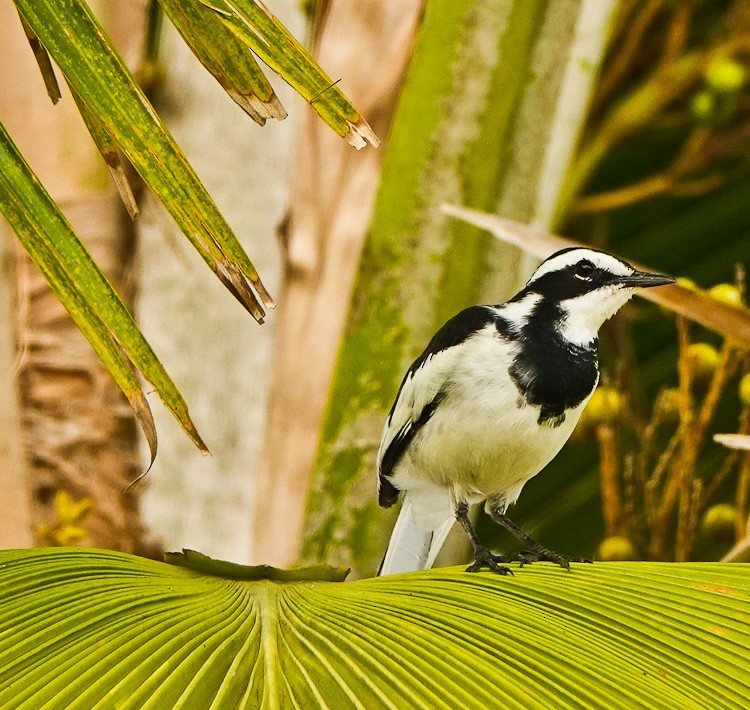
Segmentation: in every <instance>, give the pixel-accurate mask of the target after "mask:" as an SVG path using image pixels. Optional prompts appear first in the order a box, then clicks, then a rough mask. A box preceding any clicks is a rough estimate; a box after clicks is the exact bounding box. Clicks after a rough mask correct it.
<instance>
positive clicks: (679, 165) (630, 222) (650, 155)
mask: <svg viewBox="0 0 750 710" xmlns="http://www.w3.org/2000/svg"><path fill="white" fill-rule="evenodd" d="M749 69H750V5H749V4H748V3H746V2H667V1H664V2H660V1H658V0H657V1H652V2H624V3H621V5H620V10H619V15H618V16H617V20H616V24H615V26H614V28H613V32H612V36H611V40H610V46H609V49H608V52H607V57H606V59H605V62H604V65H603V68H602V73H601V75H600V77H599V80H598V82H597V88H596V91H595V94H594V97H593V101H592V106H591V111H590V114H589V117H588V120H587V125H586V129H585V134H584V136H583V139H582V142H581V144H580V147H579V151H578V156H577V159H576V162H575V163H574V165H573V167H572V170H571V174H570V175H569V180H570V181H572V182H573V183H578V184H580V190H579V191H578V190H574V188H573V187H570V188H569V189H570V191H571V197H570V202H569V204H568V205H567V206H566V208H565V209H564V211H563V212H562V214H561V215H560V219H559V224H558V229H559V230H560V231H561V232H563V233H565V234H566V235H568V236H570V237H572V238H575V239H578V240H580V241H583V242H587V243H590V244H594V245H596V246H599V247H601V248H604V249H609V250H612V251H613V252H614V253H618V254H624V255H627V256H628V258H632V259H633V260H636V261H639V262H641V263H645V264H649V265H650V266H651V267H653V268H654V269H656V270H663V271H666V272H668V273H672V274H675V275H682V276H684V277H686V278H689V279H691V280H692V281H694V282H695V283H696V284H698V285H699V286H701V287H703V288H710V287H713V286H715V285H716V284H720V283H728V284H733V285H734V284H735V282H736V279H737V278H738V273H737V266H740V267H742V268H747V266H748V258H749V255H750V250H749V247H750V199H748V198H749V197H750V193H749V192H748V191H749V190H750V170H748V168H750V122H749V121H748V119H749V118H750V85H749V82H748V79H750V75H749V74H748V71H749ZM594 155H595V156H596V160H595V161H594V159H593V157H592V156H594ZM583 174H587V175H588V177H586V178H585V179H584V178H583V177H582V175H583ZM742 273H743V271H740V277H741V275H742ZM743 286H744V284H743V279H742V278H740V284H739V287H740V289H742V288H743ZM692 337H693V338H694V339H695V340H697V341H700V342H707V343H709V344H710V345H711V346H712V347H713V348H714V349H715V350H719V349H721V342H720V339H719V338H718V336H715V335H713V334H710V333H708V332H706V331H702V330H701V329H699V328H694V329H693V334H692ZM601 350H602V372H603V378H604V381H605V382H606V383H608V384H609V385H610V386H611V387H614V388H615V389H616V390H618V391H620V392H621V393H622V394H623V395H624V396H625V397H626V398H627V402H628V408H629V411H628V413H627V414H628V416H623V417H621V418H619V419H618V421H619V424H618V428H620V429H622V428H624V425H625V423H626V422H627V420H628V417H631V418H635V420H637V421H640V422H645V421H647V420H648V419H649V417H650V416H651V409H652V407H653V406H654V403H655V401H656V400H657V397H658V394H659V392H660V390H662V388H665V387H676V386H677V385H678V337H677V329H676V327H675V319H674V318H673V317H671V316H669V315H667V314H665V313H663V312H660V311H659V310H658V309H657V308H655V307H654V306H649V305H645V304H644V303H643V302H642V301H637V302H635V303H634V304H633V305H632V307H631V308H630V309H629V310H628V311H627V312H626V313H625V314H623V316H622V317H620V318H617V319H616V320H614V321H613V322H612V323H610V324H608V325H607V326H606V327H605V329H604V332H603V336H602V339H601ZM709 359H711V355H709ZM715 365H716V363H714V368H715ZM738 367H739V364H738ZM742 367H743V368H744V370H745V371H746V370H747V363H746V362H745V363H744V365H742ZM709 379H710V377H709ZM695 389H696V392H695V394H696V397H695V399H696V404H695V405H694V407H697V406H700V404H701V403H702V402H703V400H704V398H705V394H706V392H707V390H708V383H707V382H706V381H705V378H704V381H703V382H702V383H701V384H699V385H698V386H697V387H696V388H695ZM722 393H723V394H722V397H721V401H720V405H719V407H718V411H717V414H716V422H715V423H712V425H711V430H712V431H714V432H716V431H736V430H737V428H738V426H739V415H740V410H741V404H740V398H739V395H738V377H737V376H736V375H735V377H733V378H732V379H731V380H730V381H729V382H728V383H727V384H726V385H725V386H723V387H722ZM594 404H596V403H594ZM746 407H747V404H745V408H746ZM745 411H746V409H745ZM588 434H589V435H588V436H586V432H579V433H578V435H577V436H575V437H574V439H573V441H572V442H571V443H570V445H568V446H567V447H566V448H565V449H564V450H563V452H562V453H561V455H560V456H558V457H557V458H556V459H555V460H554V461H553V462H552V463H551V464H550V466H548V467H547V469H546V470H545V473H544V475H543V476H538V477H537V478H535V479H533V480H532V481H530V482H529V484H528V485H527V487H526V488H525V490H524V495H523V496H522V497H521V499H520V500H519V502H518V505H517V506H516V510H515V516H516V518H517V520H518V521H519V523H521V524H522V525H525V526H527V527H528V528H529V529H531V530H534V531H535V532H536V534H537V535H538V536H539V537H540V538H542V539H549V540H555V544H556V545H558V546H559V547H560V548H561V549H572V550H576V551H577V553H580V554H585V555H589V556H592V557H593V556H596V554H597V547H598V545H599V543H600V541H602V540H603V539H604V538H605V515H604V512H603V510H602V500H601V497H600V490H601V489H600V485H599V481H598V477H599V474H598V469H599V462H600V457H599V451H600V448H599V446H597V444H596V443H595V441H594V437H593V436H591V432H588ZM662 439H663V437H662ZM666 443H667V441H666V440H661V441H660V444H661V446H662V447H664V446H666ZM642 444H643V440H642V439H640V438H635V439H634V440H633V439H631V441H630V443H629V444H628V448H629V451H631V452H635V451H638V450H639V447H640V446H642ZM622 445H623V442H620V446H621V447H622ZM725 456H726V450H724V449H722V447H720V446H718V445H716V444H713V443H710V442H709V443H708V444H707V445H706V446H705V447H704V448H703V450H702V455H701V458H700V461H699V462H698V463H697V468H698V473H697V474H696V475H697V476H698V477H699V478H700V479H701V480H709V479H711V478H712V477H713V476H715V475H716V474H717V473H718V472H719V470H720V469H721V466H722V462H723V460H724V458H725ZM619 470H620V475H622V468H621V467H620V469H619ZM736 476H737V465H736V464H735V468H734V469H732V475H731V476H727V478H726V480H725V481H724V484H723V486H722V487H720V488H719V489H718V490H717V491H715V492H714V495H713V497H712V500H711V501H710V502H711V503H722V502H723V503H727V504H730V505H732V506H734V504H735V488H736V486H737V478H736ZM635 505H636V506H637V508H639V509H642V508H644V507H645V506H646V505H647V501H646V500H644V499H640V500H637V501H635ZM631 512H633V511H631ZM634 512H635V514H638V515H639V514H642V510H635V511H634ZM672 523H674V521H673V520H672ZM698 523H699V520H696V521H695V525H696V527H697V528H698V529H697V530H696V533H697V537H696V541H695V543H696V547H695V550H694V552H693V555H692V558H693V559H704V560H709V559H717V558H719V557H721V556H722V555H723V554H724V553H725V552H727V551H728V549H729V548H730V547H731V546H732V543H733V542H734V541H735V537H736V536H737V537H738V536H739V529H738V531H737V532H732V534H730V535H727V534H726V533H724V534H722V533H718V534H710V533H709V534H707V533H706V529H705V525H704V526H703V527H701V526H699V525H698ZM709 527H710V526H709ZM483 530H484V531H485V533H486V534H488V535H491V534H492V533H493V532H494V528H493V527H492V526H491V524H487V523H486V521H485V524H484V525H483ZM593 531H598V532H597V533H593ZM670 532H671V533H672V534H673V533H674V530H670ZM592 533H593V534H592ZM507 542H508V540H506V539H505V538H503V540H502V544H503V546H505V544H507ZM498 544H500V541H499V540H498ZM672 545H673V541H672V544H670V546H669V551H666V550H663V551H662V552H661V555H663V556H666V557H667V558H672V556H673V546H672ZM621 551H622V550H621V548H620V550H615V552H614V553H612V552H611V551H610V552H607V551H606V550H603V551H602V552H604V554H605V556H608V555H610V554H614V555H615V556H616V555H618V554H620V552H621ZM648 553H649V551H648V549H644V548H643V547H640V549H639V548H638V547H637V546H636V547H635V549H631V550H630V551H629V554H630V555H634V556H635V557H636V558H638V559H642V558H646V557H647V556H648ZM625 554H628V552H625Z"/></svg>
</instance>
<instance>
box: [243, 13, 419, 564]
mask: <svg viewBox="0 0 750 710" xmlns="http://www.w3.org/2000/svg"><path fill="white" fill-rule="evenodd" d="M323 5H324V6H325V7H324V9H321V10H320V11H319V14H318V16H317V18H316V31H315V41H314V53H315V55H316V58H317V60H318V61H319V63H320V65H321V66H322V67H323V69H325V71H326V72H327V73H328V74H329V75H331V76H332V77H334V78H335V79H339V78H341V87H342V89H343V90H344V92H345V93H346V94H347V95H348V96H349V97H350V98H351V99H352V101H353V102H354V104H355V105H356V106H357V107H358V108H359V110H360V111H361V113H362V114H363V116H365V118H366V119H367V121H368V122H369V123H370V125H371V126H372V128H373V129H374V131H375V132H376V134H377V135H378V136H379V137H380V138H381V139H382V138H386V136H387V134H388V131H389V128H390V124H391V119H392V116H393V112H394V110H395V105H396V101H397V97H398V93H399V90H400V87H401V86H402V82H403V75H404V72H405V71H406V67H407V65H408V61H409V58H410V56H411V52H412V47H413V43H414V35H415V31H416V29H417V26H418V23H419V20H420V17H421V13H422V6H423V2H422V0H373V1H372V2H368V3H352V2H347V1H346V0H331V2H327V3H324V4H323ZM298 140H299V145H298V149H297V156H296V161H295V167H294V172H293V176H294V182H293V187H292V197H291V206H290V211H289V214H288V216H287V219H286V220H285V224H284V226H283V228H282V240H283V243H284V247H285V251H284V280H283V285H282V291H281V294H280V298H279V313H278V318H279V324H278V335H277V340H276V346H275V358H274V368H273V372H272V377H271V385H270V393H269V405H268V413H267V423H266V434H265V439H264V442H263V449H262V456H261V460H260V465H259V470H258V479H257V484H256V485H257V489H256V494H255V496H254V502H255V509H254V515H253V528H252V539H253V552H254V558H255V559H256V560H257V561H258V562H265V563H270V564H276V565H289V564H291V563H293V562H294V561H295V560H296V558H297V556H298V554H299V549H300V541H301V536H302V525H303V520H304V514H305V505H306V501H307V491H308V489H309V485H310V476H311V471H312V463H313V460H314V456H315V450H316V447H317V444H318V439H319V436H320V426H321V422H322V419H323V410H324V407H325V402H326V398H327V392H328V388H329V384H330V381H331V375H332V373H333V368H334V362H335V359H336V354H337V352H338V349H339V343H340V339H341V334H342V332H343V329H344V326H345V322H346V318H347V313H348V308H349V302H350V297H351V292H352V288H353V283H354V278H355V275H356V271H357V265H358V263H359V257H360V253H361V250H362V245H363V243H364V239H365V234H366V232H367V229H368V226H369V223H370V216H371V210H372V204H373V202H374V199H375V192H376V189H377V185H378V181H379V178H380V173H381V170H382V162H383V154H384V147H381V149H380V150H379V151H374V150H365V151H362V152H360V153H357V152H354V151H353V150H352V149H351V147H350V146H349V145H347V144H346V143H344V142H343V141H341V139H339V138H338V137H337V136H335V135H334V134H333V133H331V131H330V130H329V129H328V128H327V126H325V125H324V124H323V123H321V122H320V120H319V119H318V118H317V116H316V115H315V114H314V113H313V112H312V111H306V112H305V114H304V116H303V117H302V124H301V127H300V131H299V139H298ZM386 142H387V141H386Z"/></svg>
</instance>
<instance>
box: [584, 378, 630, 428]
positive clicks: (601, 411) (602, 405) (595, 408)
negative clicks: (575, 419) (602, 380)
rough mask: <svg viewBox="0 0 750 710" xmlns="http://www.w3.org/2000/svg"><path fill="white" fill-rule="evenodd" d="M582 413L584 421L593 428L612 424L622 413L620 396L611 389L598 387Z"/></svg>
mask: <svg viewBox="0 0 750 710" xmlns="http://www.w3.org/2000/svg"><path fill="white" fill-rule="evenodd" d="M584 411H585V415H586V419H587V420H588V421H589V422H590V423H591V424H592V425H594V426H598V425H599V424H612V423H613V422H615V421H617V419H618V418H619V416H620V414H621V412H622V396H621V395H620V393H619V392H618V391H617V390H616V389H614V388H612V387H599V388H598V389H596V390H594V394H592V395H591V399H590V400H589V401H588V404H587V405H586V409H585V410H584Z"/></svg>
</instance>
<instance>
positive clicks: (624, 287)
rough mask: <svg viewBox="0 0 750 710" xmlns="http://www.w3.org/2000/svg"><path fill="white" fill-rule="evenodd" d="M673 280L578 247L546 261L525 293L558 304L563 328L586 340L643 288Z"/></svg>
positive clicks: (573, 337)
mask: <svg viewBox="0 0 750 710" xmlns="http://www.w3.org/2000/svg"><path fill="white" fill-rule="evenodd" d="M670 283H674V279H672V278H670V277H669V276H664V275H662V274H651V273H648V272H645V271H639V270H638V269H636V268H635V267H633V266H631V265H630V264H629V263H628V262H627V261H623V260H622V259H618V258H617V257H614V256H611V255H610V254H605V253H604V252H600V251H596V250H595V249H586V248H581V247H573V248H569V249H563V250H561V251H558V252H556V253H555V254H553V255H552V256H550V257H548V258H547V259H546V260H545V261H543V262H542V264H541V265H540V266H539V268H538V269H537V270H536V271H535V272H534V273H533V275H532V276H531V278H530V279H529V281H528V283H527V284H526V288H524V290H523V291H522V292H521V294H524V297H525V298H531V299H537V300H539V301H540V302H544V303H546V304H548V305H554V306H555V311H556V312H557V314H558V315H557V318H556V320H557V326H558V327H559V328H560V330H561V334H562V335H563V336H564V337H565V338H566V339H567V340H569V341H570V342H573V343H576V344H579V345H585V344H586V343H590V342H591V341H593V340H594V339H595V338H596V336H597V333H598V331H599V328H600V327H601V325H602V324H603V323H604V321H606V320H607V319H608V318H611V317H612V316H613V315H614V314H615V313H616V312H617V311H618V310H619V309H620V308H621V307H622V306H623V305H624V304H625V303H626V302H627V301H628V300H629V299H630V298H631V296H632V295H633V294H634V293H635V292H636V291H637V290H638V289H639V288H650V287H651V286H662V285H664V284H670ZM521 294H519V296H521ZM516 298H518V297H516ZM514 300H515V299H514Z"/></svg>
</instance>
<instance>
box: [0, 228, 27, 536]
mask: <svg viewBox="0 0 750 710" xmlns="http://www.w3.org/2000/svg"><path fill="white" fill-rule="evenodd" d="M0 226H1V228H0V401H2V406H0V500H2V501H3V506H4V509H3V514H2V516H0V549H8V548H18V547H31V546H32V545H33V544H34V536H33V534H32V533H33V530H32V523H31V492H30V487H29V479H28V476H27V472H26V465H25V462H24V458H23V449H22V445H21V442H22V436H23V431H22V429H21V419H20V417H19V411H18V388H17V384H16V378H15V372H16V358H15V351H16V345H15V340H14V333H15V329H14V328H13V326H12V315H11V314H12V309H13V295H12V287H11V283H12V279H11V278H10V276H11V263H10V259H9V258H8V251H9V248H8V247H9V246H10V241H9V235H8V234H7V233H6V232H8V231H9V230H8V229H7V225H5V224H2V223H0Z"/></svg>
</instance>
